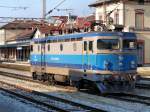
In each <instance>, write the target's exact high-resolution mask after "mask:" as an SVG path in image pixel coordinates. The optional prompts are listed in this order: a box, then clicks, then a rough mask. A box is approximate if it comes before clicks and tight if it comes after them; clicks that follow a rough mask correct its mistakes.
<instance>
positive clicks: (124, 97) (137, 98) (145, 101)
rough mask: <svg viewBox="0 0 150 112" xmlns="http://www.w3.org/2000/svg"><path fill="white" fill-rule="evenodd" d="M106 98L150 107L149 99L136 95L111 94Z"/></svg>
mask: <svg viewBox="0 0 150 112" xmlns="http://www.w3.org/2000/svg"><path fill="white" fill-rule="evenodd" d="M106 97H109V98H113V99H118V100H122V101H127V102H132V103H141V104H145V105H148V106H150V97H147V96H140V95H136V94H128V93H120V94H111V95H107V96H106Z"/></svg>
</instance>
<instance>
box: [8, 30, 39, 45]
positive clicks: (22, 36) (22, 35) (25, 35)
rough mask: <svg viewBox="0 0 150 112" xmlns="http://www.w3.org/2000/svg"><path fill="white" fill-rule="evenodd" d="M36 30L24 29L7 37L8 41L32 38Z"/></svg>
mask: <svg viewBox="0 0 150 112" xmlns="http://www.w3.org/2000/svg"><path fill="white" fill-rule="evenodd" d="M35 31H36V30H24V31H22V32H21V33H20V34H18V35H16V36H14V37H11V38H9V39H7V40H6V41H7V42H10V41H19V40H27V39H32V37H33V36H34V33H35Z"/></svg>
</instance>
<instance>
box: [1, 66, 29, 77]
mask: <svg viewBox="0 0 150 112" xmlns="http://www.w3.org/2000/svg"><path fill="white" fill-rule="evenodd" d="M0 71H2V72H8V73H13V74H20V75H23V76H28V77H32V74H31V72H29V71H21V70H14V69H9V68H0Z"/></svg>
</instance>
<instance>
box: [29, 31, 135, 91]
mask: <svg viewBox="0 0 150 112" xmlns="http://www.w3.org/2000/svg"><path fill="white" fill-rule="evenodd" d="M136 41H137V38H136V35H135V34H134V33H129V32H90V33H78V34H67V35H61V36H49V37H46V38H39V39H33V41H32V42H31V72H32V74H33V78H34V79H40V80H48V81H49V82H50V83H53V82H55V81H58V82H66V83H70V84H74V85H76V86H77V87H78V88H81V87H83V86H84V85H87V84H89V86H92V85H95V86H96V87H97V88H98V89H99V90H100V92H102V93H106V92H115V93H116V92H123V91H129V90H133V88H134V86H135V81H136V70H137V55H136V50H137V49H136Z"/></svg>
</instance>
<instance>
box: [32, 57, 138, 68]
mask: <svg viewBox="0 0 150 112" xmlns="http://www.w3.org/2000/svg"><path fill="white" fill-rule="evenodd" d="M120 56H121V57H122V59H121V60H120V59H119V57H120ZM105 61H107V62H108V70H109V71H127V70H136V64H137V59H136V55H131V54H130V55H129V54H120V55H118V54H97V55H88V56H87V55H45V62H44V63H45V64H46V66H53V67H65V68H73V69H92V70H106V67H105ZM132 61H134V62H135V67H131V62H132ZM119 63H122V65H121V66H120V65H119ZM31 64H32V65H38V66H40V65H41V55H31Z"/></svg>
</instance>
